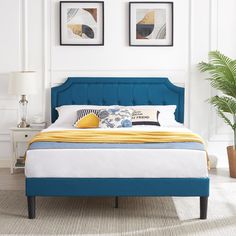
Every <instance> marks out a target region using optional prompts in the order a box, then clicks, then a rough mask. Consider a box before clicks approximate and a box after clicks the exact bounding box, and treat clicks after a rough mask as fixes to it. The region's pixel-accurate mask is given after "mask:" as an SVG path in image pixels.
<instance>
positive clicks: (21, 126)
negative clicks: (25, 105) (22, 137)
mask: <svg viewBox="0 0 236 236" xmlns="http://www.w3.org/2000/svg"><path fill="white" fill-rule="evenodd" d="M28 127H30V125H29V124H28V123H27V122H26V121H23V120H22V121H21V122H20V123H19V124H18V125H17V128H28Z"/></svg>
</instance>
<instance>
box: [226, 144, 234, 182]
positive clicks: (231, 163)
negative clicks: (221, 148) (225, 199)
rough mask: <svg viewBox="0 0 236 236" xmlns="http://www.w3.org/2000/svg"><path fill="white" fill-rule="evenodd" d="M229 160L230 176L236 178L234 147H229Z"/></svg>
mask: <svg viewBox="0 0 236 236" xmlns="http://www.w3.org/2000/svg"><path fill="white" fill-rule="evenodd" d="M227 153H228V160H229V175H230V177H232V178H236V149H234V147H233V146H228V147H227Z"/></svg>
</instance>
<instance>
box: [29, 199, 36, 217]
mask: <svg viewBox="0 0 236 236" xmlns="http://www.w3.org/2000/svg"><path fill="white" fill-rule="evenodd" d="M27 202H28V217H29V219H34V218H35V207H36V201H35V196H33V197H27Z"/></svg>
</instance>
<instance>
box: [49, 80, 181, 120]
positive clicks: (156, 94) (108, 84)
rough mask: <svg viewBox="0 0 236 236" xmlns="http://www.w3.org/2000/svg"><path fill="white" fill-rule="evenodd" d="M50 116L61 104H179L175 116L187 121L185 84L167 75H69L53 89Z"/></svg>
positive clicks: (54, 113)
mask: <svg viewBox="0 0 236 236" xmlns="http://www.w3.org/2000/svg"><path fill="white" fill-rule="evenodd" d="M51 103H52V104H51V115H52V117H51V120H52V122H54V121H55V120H56V119H57V117H58V114H57V111H56V110H55V108H56V107H59V106H62V105H85V104H88V105H124V106H129V105H177V109H176V112H175V117H176V120H177V121H178V122H181V123H183V122H184V88H182V87H177V86H175V85H174V84H172V83H171V82H170V81H169V80H168V78H144V77H142V78H130V77H128V78H125V77H122V78H117V77H70V78H68V79H67V80H66V82H65V83H63V84H62V85H60V86H57V87H53V88H52V91H51Z"/></svg>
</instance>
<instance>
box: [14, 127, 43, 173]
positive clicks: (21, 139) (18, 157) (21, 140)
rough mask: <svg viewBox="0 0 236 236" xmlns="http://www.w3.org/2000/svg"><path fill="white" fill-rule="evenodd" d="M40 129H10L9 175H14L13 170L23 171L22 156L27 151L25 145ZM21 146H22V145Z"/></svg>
mask: <svg viewBox="0 0 236 236" xmlns="http://www.w3.org/2000/svg"><path fill="white" fill-rule="evenodd" d="M41 130H42V128H11V129H10V131H11V145H12V154H11V174H13V173H14V169H23V168H24V167H25V164H24V155H23V154H22V153H25V151H26V149H27V143H28V142H29V141H30V140H31V139H32V137H33V136H34V135H36V134H37V133H39V132H40V131H41ZM22 144H23V145H22ZM19 145H21V150H20V151H21V154H20V151H19Z"/></svg>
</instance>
